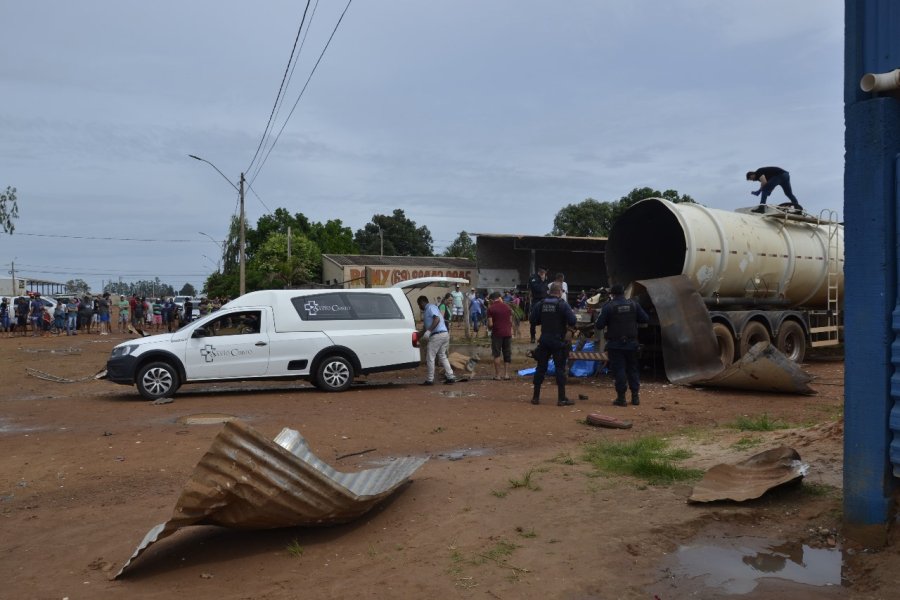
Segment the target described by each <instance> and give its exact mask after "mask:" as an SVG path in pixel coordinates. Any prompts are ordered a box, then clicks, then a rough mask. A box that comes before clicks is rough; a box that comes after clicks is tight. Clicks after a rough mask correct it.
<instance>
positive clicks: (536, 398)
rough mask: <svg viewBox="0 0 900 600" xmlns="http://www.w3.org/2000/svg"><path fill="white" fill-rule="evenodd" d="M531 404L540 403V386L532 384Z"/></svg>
mask: <svg viewBox="0 0 900 600" xmlns="http://www.w3.org/2000/svg"><path fill="white" fill-rule="evenodd" d="M531 403H532V404H540V403H541V386H539V385H536V386H534V396H532V397H531Z"/></svg>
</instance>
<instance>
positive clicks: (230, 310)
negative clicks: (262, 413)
mask: <svg viewBox="0 0 900 600" xmlns="http://www.w3.org/2000/svg"><path fill="white" fill-rule="evenodd" d="M451 283H461V284H466V283H467V280H465V279H458V278H450V277H427V278H421V279H413V280H410V281H404V282H400V283H398V284H396V285H395V286H394V287H391V288H372V289H319V290H264V291H258V292H251V293H249V294H245V295H243V296H241V297H239V298H236V299H235V300H232V301H231V302H229V303H228V304H226V305H225V306H223V307H222V309H221V310H219V311H217V312H215V313H213V314H210V315H207V316H205V317H203V318H201V319H199V320H197V321H194V322H192V323H189V324H188V325H186V326H185V327H183V328H181V329H179V330H178V331H176V332H175V333H168V334H162V335H154V336H150V337H145V338H141V339H136V340H130V341H128V342H125V343H123V344H119V345H118V346H116V347H115V348H113V350H112V354H111V356H110V358H109V361H108V362H107V377H108V379H109V380H110V381H112V382H114V383H119V384H123V385H137V388H138V391H139V392H140V394H141V395H142V396H143V397H144V398H147V399H149V400H155V399H157V398H163V397H169V396H171V395H173V394H174V393H175V391H176V390H177V389H178V388H179V387H180V386H181V385H182V384H184V383H193V382H209V381H222V380H228V381H235V380H247V379H307V380H309V381H310V382H311V383H312V384H313V385H315V386H316V387H319V388H320V389H322V390H325V391H330V392H338V391H343V390H346V389H347V388H348V387H350V384H351V383H352V382H353V378H354V377H355V376H358V375H367V374H369V373H378V372H382V371H392V370H399V369H411V368H415V367H418V366H419V363H420V353H419V341H418V334H417V332H416V324H415V319H414V316H413V311H412V306H411V303H410V300H409V299H408V298H407V296H406V295H405V293H404V288H405V289H406V290H410V289H417V288H422V287H425V286H427V285H435V284H451Z"/></svg>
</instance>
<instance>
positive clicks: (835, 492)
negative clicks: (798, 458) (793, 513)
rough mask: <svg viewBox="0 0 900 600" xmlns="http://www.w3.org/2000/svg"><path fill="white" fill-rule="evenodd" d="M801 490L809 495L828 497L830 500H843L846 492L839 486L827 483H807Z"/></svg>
mask: <svg viewBox="0 0 900 600" xmlns="http://www.w3.org/2000/svg"><path fill="white" fill-rule="evenodd" d="M800 491H801V492H802V493H803V494H806V495H807V496H815V497H816V498H828V499H829V500H835V501H838V502H840V501H842V500H843V499H844V492H843V490H841V489H840V488H838V487H835V486H833V485H828V484H826V483H806V482H804V483H803V485H802V486H801V487H800Z"/></svg>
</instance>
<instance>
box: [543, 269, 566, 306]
mask: <svg viewBox="0 0 900 600" xmlns="http://www.w3.org/2000/svg"><path fill="white" fill-rule="evenodd" d="M565 279H566V276H565V275H563V274H562V273H557V274H556V279H554V280H553V281H551V282H550V283H548V284H547V289H548V290H549V289H550V286H551V285H553V284H554V283H558V284H559V285H560V286H561V287H562V293H563V295H562V298H563V300H565V301H566V302H568V301H569V284H568V283H566V281H565Z"/></svg>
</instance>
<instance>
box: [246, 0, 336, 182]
mask: <svg viewBox="0 0 900 600" xmlns="http://www.w3.org/2000/svg"><path fill="white" fill-rule="evenodd" d="M307 7H309V3H308V2H307ZM317 8H319V0H316V3H315V4H314V5H313V11H312V14H311V15H310V16H309V24H308V25H307V26H306V31H305V32H304V33H303V39H302V40H301V41H300V49H299V50H298V51H297V57H296V58H295V59H294V65H293V66H292V67H291V72H290V74H289V75H288V78H287V84H286V85H285V87H284V95H282V96H281V101H280V102H276V103H277V104H278V108H277V109H276V110H275V121H277V120H278V115H279V114H281V107H282V106H284V98H285V96H286V95H287V91H288V88H289V87H290V86H291V80H292V79H293V78H294V69H296V68H297V64H298V63H299V62H300V54H301V53H302V52H303V46H305V45H306V38H307V36H308V35H309V30H310V29H312V23H313V19H315V17H316V9H317ZM271 137H272V130H271V129H270V130H269V131H268V133H266V134H265V142H263V148H265V147H267V146H268V145H269V139H271ZM257 151H258V149H257ZM261 167H262V165H261V164H258V165H257V166H256V173H254V174H253V175H252V176H251V179H252V180H255V179H256V175H257V174H258V173H259V170H260V168H261ZM248 175H249V173H248Z"/></svg>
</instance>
